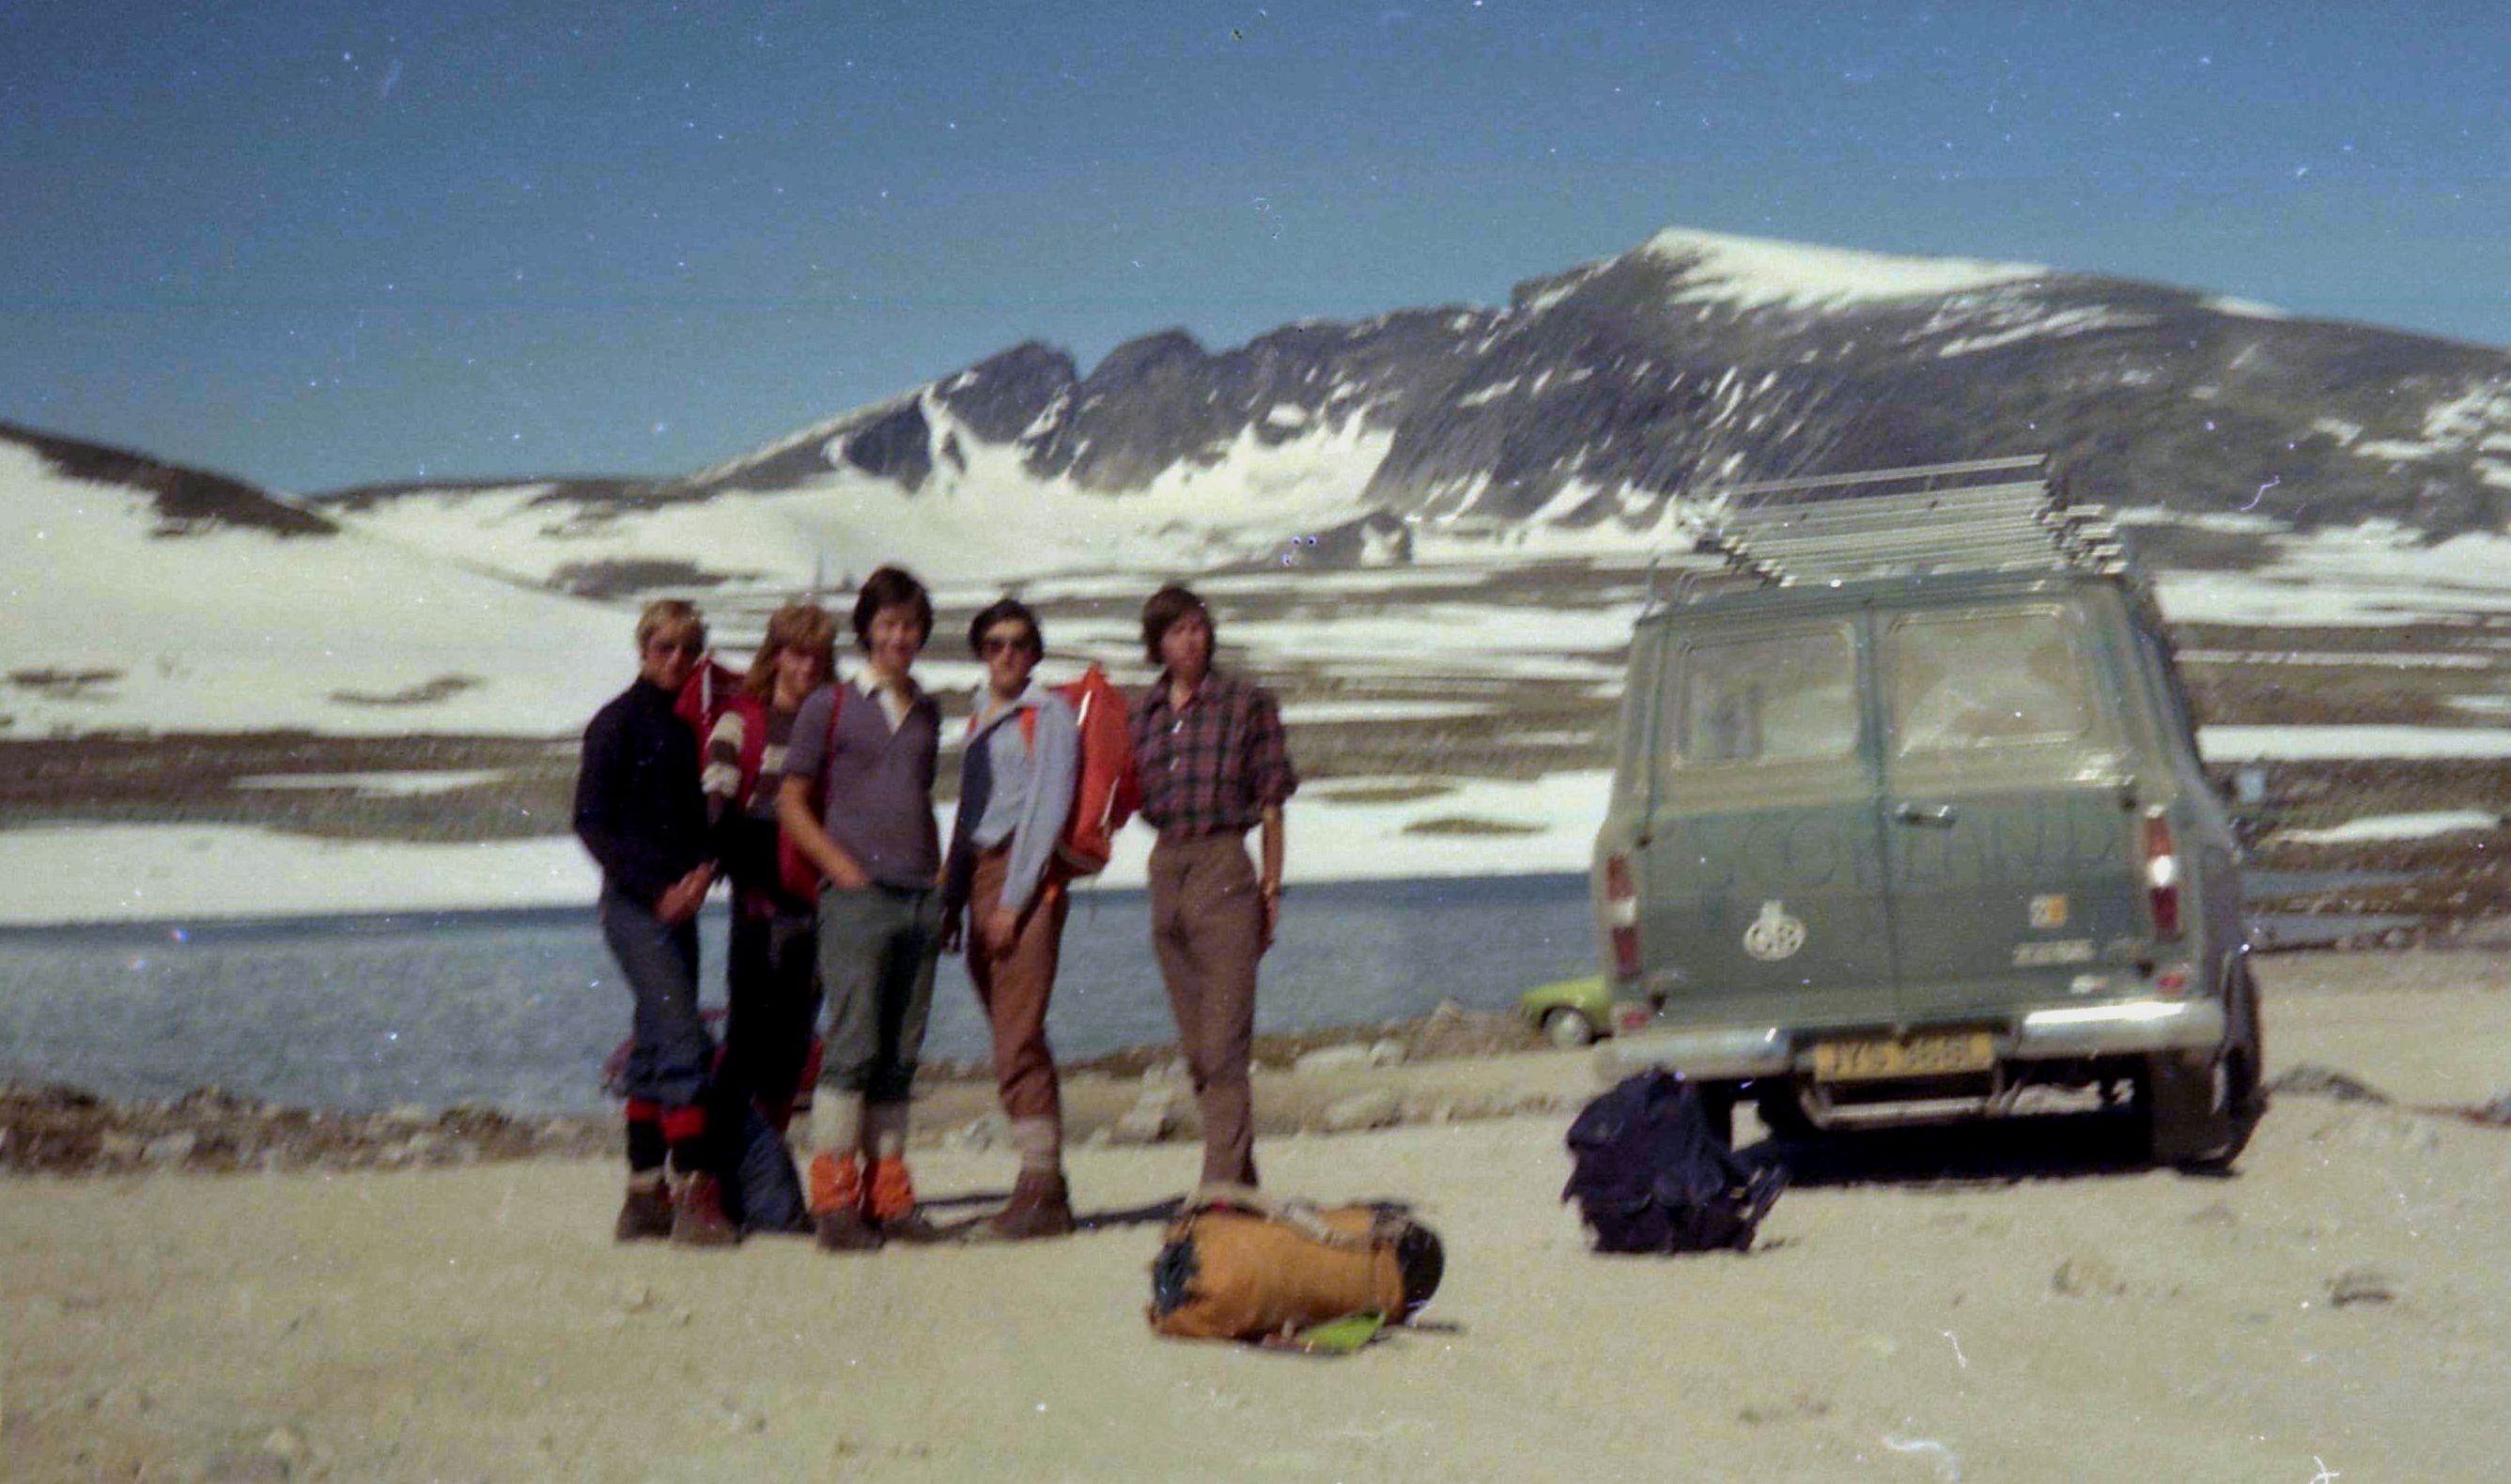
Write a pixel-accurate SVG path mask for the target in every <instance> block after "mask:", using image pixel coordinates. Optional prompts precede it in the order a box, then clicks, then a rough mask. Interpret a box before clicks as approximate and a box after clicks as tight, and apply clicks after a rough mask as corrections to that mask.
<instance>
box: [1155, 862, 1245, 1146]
mask: <svg viewBox="0 0 2511 1484" xmlns="http://www.w3.org/2000/svg"><path fill="white" fill-rule="evenodd" d="M1150 876H1151V951H1152V952H1153V953H1154V954H1156V955H1157V956H1158V957H1159V961H1160V976H1161V977H1162V978H1164V979H1166V980H1167V981H1168V989H1169V1008H1171V1009H1172V1010H1174V1011H1176V1013H1177V1023H1178V1049H1179V1050H1181V1051H1182V1052H1184V1054H1185V1064H1186V1071H1187V1073H1188V1075H1189V1076H1191V1077H1192V1078H1193V1080H1194V1095H1195V1099H1196V1100H1197V1101H1198V1102H1199V1103H1201V1104H1202V1107H1203V1178H1204V1182H1205V1183H1206V1184H1210V1183H1212V1182H1215V1181H1233V1182H1236V1183H1238V1184H1241V1185H1254V1184H1255V1183H1256V1118H1255V1100H1254V1097H1253V1095H1252V1093H1251V1091H1250V1089H1249V1087H1248V1083H1247V1064H1248V1060H1249V1058H1250V1056H1251V1055H1252V1054H1253V1052H1254V1050H1255V1041H1256V960H1257V959H1259V958H1261V957H1262V956H1263V947H1262V945H1263V933H1264V919H1263V909H1262V906H1261V904H1260V903H1259V902H1258V901H1257V900H1256V862H1255V861H1254V860H1252V859H1250V858H1248V855H1247V841H1246V837H1245V836H1244V835H1240V834H1219V835H1206V836H1203V837H1202V838H1200V839H1193V840H1176V839H1170V838H1168V837H1167V836H1162V837H1161V839H1160V843H1159V844H1157V845H1155V846H1153V847H1151V867H1150Z"/></svg>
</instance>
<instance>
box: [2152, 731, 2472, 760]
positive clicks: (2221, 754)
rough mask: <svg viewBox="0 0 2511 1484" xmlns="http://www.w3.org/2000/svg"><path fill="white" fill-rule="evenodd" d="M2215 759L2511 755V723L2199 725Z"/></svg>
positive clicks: (2203, 747)
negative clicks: (2491, 724)
mask: <svg viewBox="0 0 2511 1484" xmlns="http://www.w3.org/2000/svg"><path fill="white" fill-rule="evenodd" d="M2197 747H2198V750H2199V751H2200V752H2202V753H2204V754H2205V756H2206V758H2207V760H2208V761H2210V762H2219V763H2231V762H2246V761H2249V760H2251V759H2255V758H2274V759H2281V760H2285V761H2295V762H2301V761H2314V762H2315V761H2320V760H2323V759H2329V758H2349V757H2511V727H2417V726H2383V725H2376V724H2367V725H2361V726H2326V727H2240V726H2217V727H2200V728H2198V729H2197Z"/></svg>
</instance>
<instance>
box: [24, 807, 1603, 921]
mask: <svg viewBox="0 0 2511 1484" xmlns="http://www.w3.org/2000/svg"><path fill="white" fill-rule="evenodd" d="M1372 781H1383V780H1372ZM1421 781H1425V782H1434V783H1441V784H1446V783H1449V782H1450V781H1451V780H1421ZM1611 785H1612V779H1611V775H1610V774H1609V773H1607V772H1605V771H1603V770H1593V771H1581V772H1576V773H1565V774H1557V775H1554V776H1552V777H1549V778H1544V779H1537V780H1531V781H1503V780H1468V781H1463V782H1455V783H1453V786H1450V787H1448V788H1447V789H1446V791H1444V792H1441V793H1439V794H1437V795H1436V796H1435V797H1430V798H1423V799H1417V800H1413V801H1410V802H1407V803H1399V804H1370V803H1353V802H1345V801H1341V800H1336V799H1334V798H1333V797H1332V796H1331V789H1330V788H1328V789H1325V790H1322V791H1321V792H1320V793H1319V795H1318V796H1317V797H1315V798H1313V799H1310V798H1306V797H1299V798H1294V800H1293V801H1292V805H1291V810H1290V823H1289V834H1290V857H1289V875H1290V878H1291V880H1292V882H1293V883H1294V886H1295V884H1296V883H1299V882H1313V881H1361V880H1393V879H1405V878H1413V877H1422V876H1485V875H1498V874H1504V873H1513V872H1540V871H1576V870H1584V869H1585V868H1586V865H1587V858H1588V854H1589V850H1590V848H1591V847H1592V846H1593V844H1594V842H1595V835H1596V827H1597V825H1598V824H1600V823H1601V822H1602V821H1603V817H1604V803H1605V799H1606V795H1607V794H1608V793H1609V792H1610V789H1611ZM940 818H941V822H942V826H943V827H944V828H945V829H947V828H948V827H949V822H950V821H949V817H948V815H947V813H946V812H943V813H941V815H940ZM1422 825H1426V826H1429V828H1428V829H1426V830H1424V829H1420V828H1414V827H1413V826H1422ZM1149 856H1150V836H1149V833H1148V831H1146V830H1141V829H1130V830H1127V831H1125V833H1124V834H1123V835H1122V836H1120V837H1119V838H1118V841H1117V849H1116V854H1115V857H1114V858H1113V859H1112V860H1110V861H1109V862H1108V866H1107V870H1106V871H1105V872H1104V873H1103V874H1102V875H1101V876H1100V877H1099V878H1098V880H1099V881H1100V882H1101V883H1103V884H1105V885H1107V886H1110V887H1140V886H1141V885H1142V884H1143V881H1144V874H1145V867H1146V864H1147V862H1148V860H1149ZM0 880H6V881H8V882H9V883H10V890H9V892H8V894H6V896H5V897H0V924H6V925H13V926H27V925H33V924H49V923H69V922H151V921H163V922H170V923H177V922H180V921H182V920H184V919H186V918H249V917H278V916H296V915H308V914H318V913H344V912H370V911H397V912H398V911H450V910H456V909H466V908H498V907H547V906H562V905H566V904H569V903H581V904H583V906H584V907H585V908H586V910H587V911H588V912H590V911H591V909H592V905H593V901H594V898H595V896H596V895H597V894H599V890H600V879H599V872H598V871H597V870H596V869H595V867H594V865H593V861H592V859H591V857H589V856H586V855H585V853H584V848H583V847H582V846H580V845H578V844H577V843H576V842H575V840H574V839H573V838H571V837H567V836H553V837H549V838H544V839H536V840H512V841H497V842H491V843H483V844H478V845H402V844H382V843H373V842H363V841H361V842H343V841H336V840H316V839H311V838H308V837H305V836H301V835H288V834H281V833H278V832H275V831H271V830H266V829H254V828H247V827H241V826H233V825H200V824H111V825H81V826H76V827H46V828H40V829H21V830H5V831H0ZM1084 890H1087V889H1086V888H1085V889H1084Z"/></svg>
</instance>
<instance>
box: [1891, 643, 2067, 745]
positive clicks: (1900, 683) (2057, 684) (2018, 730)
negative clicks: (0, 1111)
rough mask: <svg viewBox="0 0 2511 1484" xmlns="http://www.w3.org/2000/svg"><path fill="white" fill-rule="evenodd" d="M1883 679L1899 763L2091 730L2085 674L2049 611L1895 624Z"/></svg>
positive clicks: (2050, 739)
mask: <svg viewBox="0 0 2511 1484" xmlns="http://www.w3.org/2000/svg"><path fill="white" fill-rule="evenodd" d="M1883 673H1884V676H1885V686H1886V694H1887V695H1888V697H1889V698H1890V699H1889V704H1890V709H1891V717H1892V739H1893V742H1892V744H1893V751H1894V754H1895V755H1896V756H1900V757H1909V756H1912V755H1914V754H1918V753H1927V752H1959V751H1967V750H1969V749H1971V748H1973V747H2001V746H2015V745H2027V744H2031V743H2038V742H2065V741H2068V740H2071V739H2074V738H2078V737H2081V736H2083V735H2084V734H2085V732H2087V731H2089V730H2090V729H2091V728H2092V725H2093V718H2094V715H2095V705H2094V701H2093V697H2092V693H2091V689H2090V686H2089V684H2088V679H2089V677H2088V675H2087V672H2086V666H2085V665H2084V661H2083V658H2082V656H2081V655H2080V654H2079V653H2078V652H2077V650H2076V648H2075V645H2074V643H2073V641H2072V639H2071V638H2070V637H2069V635H2068V632H2067V621H2066V616H2065V615H2064V614H2063V613H2062V612H2060V611H2059V610H2057V609H2023V610H2015V611H2009V612H2003V613H1989V614H1957V615H1956V614H1941V615H1940V614H1921V615H1912V616H1910V617H1907V618H1903V619H1900V620H1897V621H1895V622H1894V623H1893V624H1892V626H1891V628H1889V629H1888V630H1886V631H1885V633H1884V636H1883Z"/></svg>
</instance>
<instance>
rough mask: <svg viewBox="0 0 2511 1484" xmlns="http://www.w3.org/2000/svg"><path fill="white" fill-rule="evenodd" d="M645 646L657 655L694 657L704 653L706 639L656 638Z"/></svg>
mask: <svg viewBox="0 0 2511 1484" xmlns="http://www.w3.org/2000/svg"><path fill="white" fill-rule="evenodd" d="M645 648H646V650H647V651H648V652H650V653H653V654H658V655H688V656H690V657H692V658H695V657H696V656H698V655H702V654H705V653H706V640H704V639H702V638H700V639H656V640H655V641H654V642H653V643H651V644H648V645H646V646H645Z"/></svg>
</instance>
